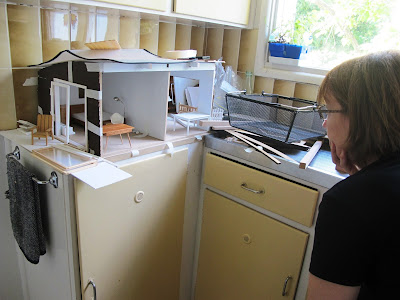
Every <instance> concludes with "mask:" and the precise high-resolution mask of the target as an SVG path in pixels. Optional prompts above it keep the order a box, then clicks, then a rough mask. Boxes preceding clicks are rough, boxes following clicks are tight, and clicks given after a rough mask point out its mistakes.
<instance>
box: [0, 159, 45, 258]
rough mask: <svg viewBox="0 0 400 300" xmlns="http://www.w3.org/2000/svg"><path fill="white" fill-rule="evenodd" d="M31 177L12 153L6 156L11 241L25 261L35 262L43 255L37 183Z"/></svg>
mask: <svg viewBox="0 0 400 300" xmlns="http://www.w3.org/2000/svg"><path fill="white" fill-rule="evenodd" d="M34 176H35V175H34V174H32V173H31V172H30V171H29V170H27V169H26V168H25V167H24V166H23V165H22V164H21V163H20V162H19V161H18V160H16V159H15V158H14V156H13V155H12V154H8V155H7V177H8V191H7V192H6V197H7V198H8V199H9V200H10V218H11V226H12V230H13V233H14V237H15V240H16V241H17V243H18V246H19V247H20V249H21V251H22V252H23V253H24V255H25V257H26V259H27V260H28V261H29V262H31V263H32V264H37V263H39V257H40V255H43V254H45V253H46V245H45V239H44V234H43V227H42V219H41V213H40V198H39V187H38V184H37V183H36V182H35V181H33V180H32V177H34Z"/></svg>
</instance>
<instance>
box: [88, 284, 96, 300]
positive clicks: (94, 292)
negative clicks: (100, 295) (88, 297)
mask: <svg viewBox="0 0 400 300" xmlns="http://www.w3.org/2000/svg"><path fill="white" fill-rule="evenodd" d="M89 284H91V285H92V286H93V300H97V299H96V285H95V284H94V281H93V279H89V281H88V283H87V285H86V288H85V290H86V289H87V287H88V286H89Z"/></svg>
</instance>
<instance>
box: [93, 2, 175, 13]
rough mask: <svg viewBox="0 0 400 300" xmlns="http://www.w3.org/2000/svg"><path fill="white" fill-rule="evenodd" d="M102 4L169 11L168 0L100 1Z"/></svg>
mask: <svg viewBox="0 0 400 300" xmlns="http://www.w3.org/2000/svg"><path fill="white" fill-rule="evenodd" d="M99 1H101V2H108V3H114V4H122V5H127V6H135V7H140V8H147V9H154V10H160V11H167V8H168V3H169V1H168V0H99Z"/></svg>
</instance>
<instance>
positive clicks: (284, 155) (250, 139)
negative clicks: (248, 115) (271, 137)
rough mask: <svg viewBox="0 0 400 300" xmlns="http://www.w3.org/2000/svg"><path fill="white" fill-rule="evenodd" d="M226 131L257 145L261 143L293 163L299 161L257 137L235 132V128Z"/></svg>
mask: <svg viewBox="0 0 400 300" xmlns="http://www.w3.org/2000/svg"><path fill="white" fill-rule="evenodd" d="M226 131H227V132H228V133H230V134H232V135H234V136H236V137H237V135H240V136H241V137H243V138H244V139H246V140H248V141H250V142H252V143H254V144H256V145H259V146H261V147H263V148H265V149H267V150H269V151H271V152H273V153H275V154H276V155H279V156H280V157H282V158H284V159H287V160H289V161H291V162H293V163H296V164H297V163H298V162H297V161H295V160H294V159H293V158H291V157H289V156H287V155H286V154H284V153H282V152H280V151H279V150H276V149H275V148H273V147H271V146H268V145H267V144H264V143H262V142H260V141H258V140H256V139H253V138H251V137H248V136H246V135H244V134H241V133H238V132H235V131H233V130H226ZM232 132H233V133H232Z"/></svg>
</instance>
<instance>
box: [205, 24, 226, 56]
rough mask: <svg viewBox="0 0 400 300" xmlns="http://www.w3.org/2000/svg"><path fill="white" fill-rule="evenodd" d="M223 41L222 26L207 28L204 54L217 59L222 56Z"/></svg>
mask: <svg viewBox="0 0 400 300" xmlns="http://www.w3.org/2000/svg"><path fill="white" fill-rule="evenodd" d="M223 41H224V28H222V27H221V28H207V31H206V55H209V56H210V58H211V59H215V60H218V59H220V58H221V57H222V43H223Z"/></svg>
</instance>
